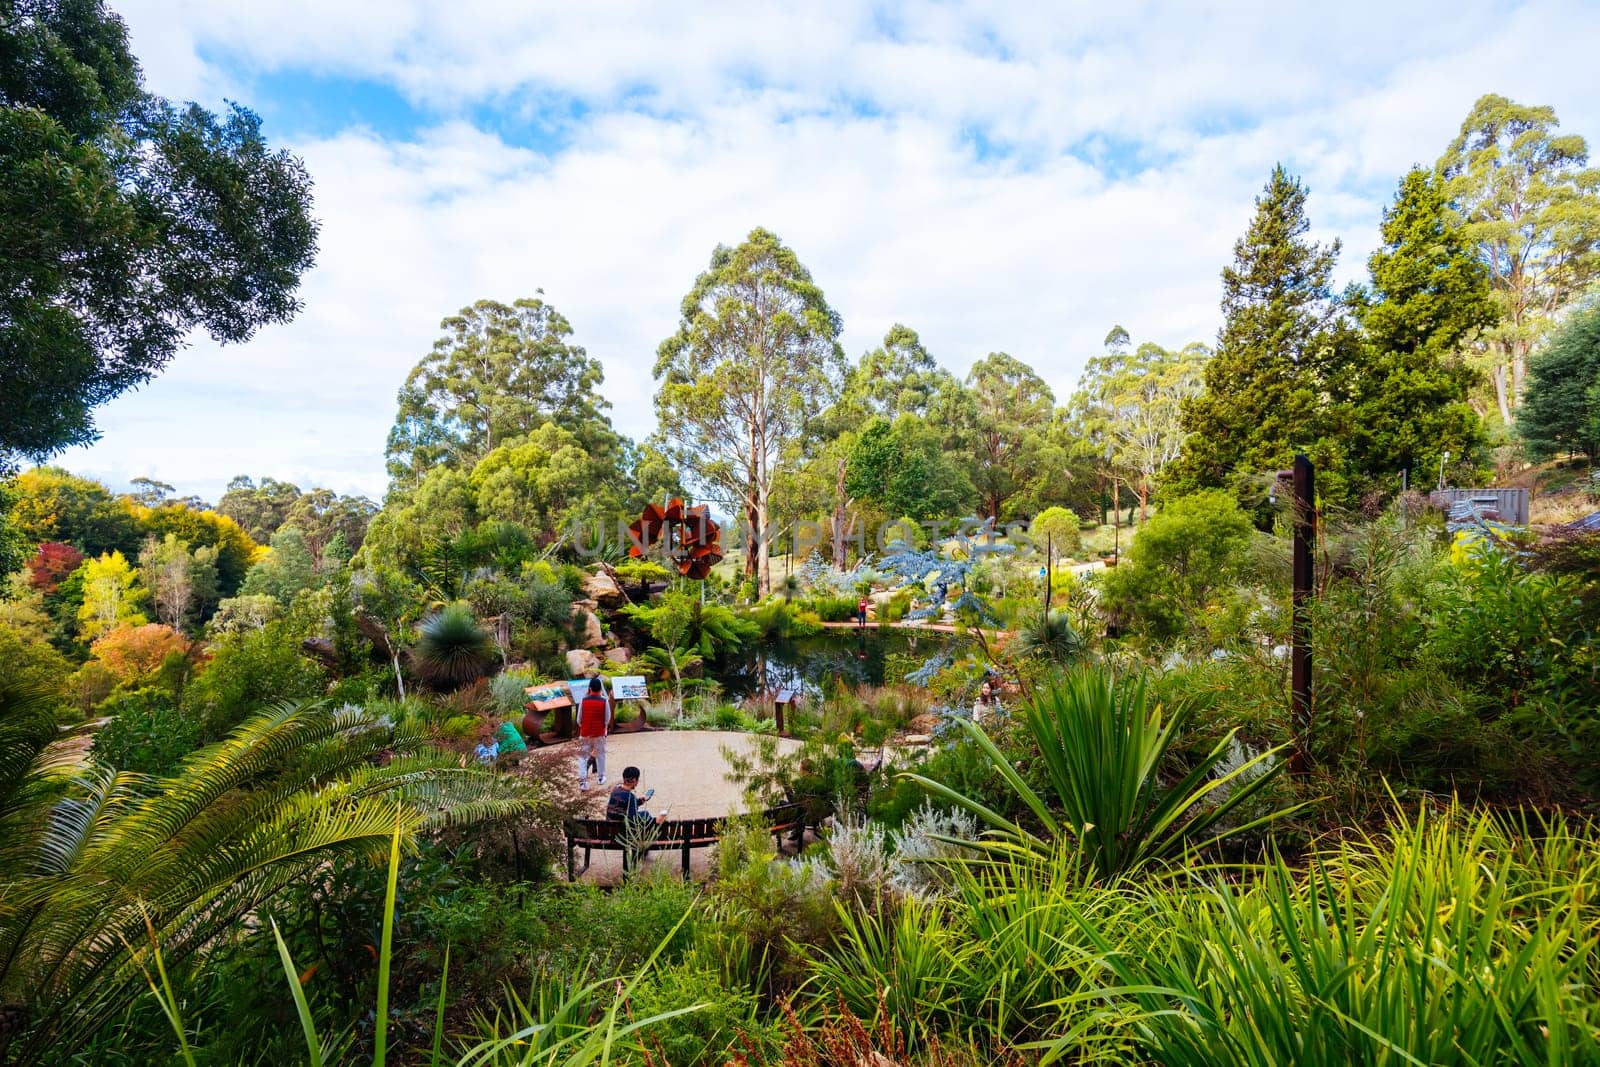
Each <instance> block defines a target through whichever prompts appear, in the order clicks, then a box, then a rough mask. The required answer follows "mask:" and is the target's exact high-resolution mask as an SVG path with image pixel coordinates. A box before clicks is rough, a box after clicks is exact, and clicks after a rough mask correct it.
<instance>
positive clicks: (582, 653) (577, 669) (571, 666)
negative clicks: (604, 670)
mask: <svg viewBox="0 0 1600 1067" xmlns="http://www.w3.org/2000/svg"><path fill="white" fill-rule="evenodd" d="M599 672H600V657H599V656H597V655H595V654H594V653H593V652H590V651H589V650H588V649H586V648H574V649H572V650H571V651H570V652H568V653H567V677H568V678H584V677H587V676H588V675H591V674H598V673H599Z"/></svg>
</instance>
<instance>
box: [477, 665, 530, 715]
mask: <svg viewBox="0 0 1600 1067" xmlns="http://www.w3.org/2000/svg"><path fill="white" fill-rule="evenodd" d="M541 680H542V679H541V677H540V675H539V672H538V671H536V670H534V669H532V668H531V667H512V668H511V669H509V670H504V671H501V672H500V673H499V674H497V675H495V676H494V677H493V678H491V679H489V693H490V695H491V696H493V697H494V705H495V709H496V710H497V711H499V712H500V713H501V714H502V715H512V714H519V715H520V714H521V712H522V705H523V704H525V703H527V700H528V696H527V693H526V692H525V690H526V689H527V687H528V686H530V685H537V684H538V683H539V682H540V681H541Z"/></svg>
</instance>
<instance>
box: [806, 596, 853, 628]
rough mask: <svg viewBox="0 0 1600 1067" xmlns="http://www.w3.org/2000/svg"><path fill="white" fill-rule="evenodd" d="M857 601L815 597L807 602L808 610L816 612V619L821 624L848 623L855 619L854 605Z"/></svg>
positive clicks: (847, 598)
mask: <svg viewBox="0 0 1600 1067" xmlns="http://www.w3.org/2000/svg"><path fill="white" fill-rule="evenodd" d="M858 603H859V601H858V600H857V599H856V598H855V597H848V596H815V597H812V598H811V600H810V601H809V602H808V604H807V606H808V607H809V608H810V610H812V611H814V612H816V614H817V618H819V619H821V620H822V621H823V622H849V621H850V620H851V619H853V618H855V617H856V605H857V604H858Z"/></svg>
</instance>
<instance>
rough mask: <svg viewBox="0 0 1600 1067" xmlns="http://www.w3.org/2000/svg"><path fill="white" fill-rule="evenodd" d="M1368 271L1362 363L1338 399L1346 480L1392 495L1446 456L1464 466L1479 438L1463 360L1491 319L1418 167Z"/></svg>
mask: <svg viewBox="0 0 1600 1067" xmlns="http://www.w3.org/2000/svg"><path fill="white" fill-rule="evenodd" d="M1367 266H1368V269H1369V270H1370V271H1371V274H1372V282H1371V285H1370V286H1369V287H1368V288H1366V289H1365V290H1358V291H1356V292H1355V293H1353V294H1352V298H1353V300H1352V302H1353V304H1354V309H1355V315H1356V319H1357V321H1358V322H1359V323H1360V324H1361V327H1362V332H1363V335H1364V336H1363V344H1362V348H1361V351H1360V355H1361V358H1360V359H1358V360H1356V361H1354V362H1353V363H1352V364H1351V365H1349V367H1348V368H1347V377H1346V379H1345V380H1344V381H1342V382H1340V383H1339V385H1340V389H1339V390H1338V391H1339V392H1340V393H1341V394H1342V395H1343V396H1344V397H1346V398H1347V404H1348V411H1347V415H1346V416H1344V417H1341V418H1339V421H1340V423H1342V424H1343V426H1344V427H1345V431H1344V432H1345V434H1346V438H1345V449H1346V452H1347V456H1348V461H1349V464H1350V468H1351V474H1352V477H1353V478H1355V479H1356V480H1357V481H1358V483H1361V484H1363V485H1364V486H1365V487H1368V488H1372V487H1377V486H1396V487H1397V486H1398V475H1399V472H1400V471H1402V470H1413V471H1417V470H1420V471H1431V470H1434V469H1435V468H1436V467H1437V466H1438V464H1439V461H1440V459H1441V457H1442V454H1443V453H1445V452H1449V453H1450V455H1451V456H1452V457H1454V459H1455V460H1456V462H1457V463H1469V464H1470V463H1471V462H1472V461H1473V460H1474V459H1475V458H1476V457H1478V456H1479V455H1480V454H1481V452H1482V449H1483V445H1484V433H1483V428H1482V424H1481V423H1480V421H1479V419H1478V416H1477V415H1476V414H1475V413H1474V412H1473V410H1472V408H1471V407H1470V406H1469V405H1468V403H1467V396H1468V392H1469V390H1470V389H1471V387H1472V385H1473V383H1474V381H1475V379H1476V378H1477V374H1476V373H1475V372H1474V371H1472V370H1471V369H1469V368H1468V367H1467V366H1466V364H1465V363H1464V362H1463V360H1462V358H1461V355H1460V353H1461V350H1462V347H1463V345H1464V344H1465V343H1466V342H1467V341H1468V340H1470V339H1471V338H1472V337H1474V336H1475V335H1476V334H1477V333H1478V332H1479V331H1480V330H1482V329H1484V328H1486V327H1488V326H1491V325H1493V323H1494V322H1495V319H1496V318H1497V312H1496V310H1495V305H1494V301H1493V297H1492V296H1491V294H1490V291H1489V279H1488V273H1487V271H1485V269H1484V267H1483V265H1482V264H1481V263H1480V262H1479V261H1478V260H1477V259H1476V257H1475V256H1474V255H1473V248H1472V245H1471V243H1470V242H1469V241H1468V240H1467V237H1466V234H1465V232H1464V231H1463V229H1462V226H1461V224H1460V222H1459V221H1458V220H1457V218H1456V217H1455V215H1454V214H1453V213H1452V212H1451V210H1450V207H1449V203H1448V201H1447V200H1446V198H1445V193H1444V189H1443V188H1442V184H1441V183H1440V181H1439V180H1438V179H1436V178H1434V177H1433V176H1432V175H1430V174H1429V173H1428V172H1427V171H1425V170H1423V169H1422V168H1420V167H1417V168H1413V169H1412V170H1411V172H1410V173H1409V174H1407V175H1406V176H1405V177H1404V178H1403V179H1402V180H1401V182H1400V188H1399V191H1398V192H1397V193H1396V195H1395V202H1394V204H1393V206H1391V207H1390V208H1389V209H1388V210H1387V211H1385V212H1384V215H1383V246H1382V247H1381V248H1379V249H1378V250H1377V251H1376V252H1374V253H1373V254H1372V257H1371V258H1370V259H1369V260H1368V261H1367ZM1412 481H1413V482H1415V481H1416V476H1415V475H1413V477H1412Z"/></svg>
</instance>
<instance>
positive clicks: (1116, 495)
mask: <svg viewBox="0 0 1600 1067" xmlns="http://www.w3.org/2000/svg"><path fill="white" fill-rule="evenodd" d="M1111 525H1113V526H1118V527H1120V526H1121V525H1122V479H1121V478H1113V479H1111Z"/></svg>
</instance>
